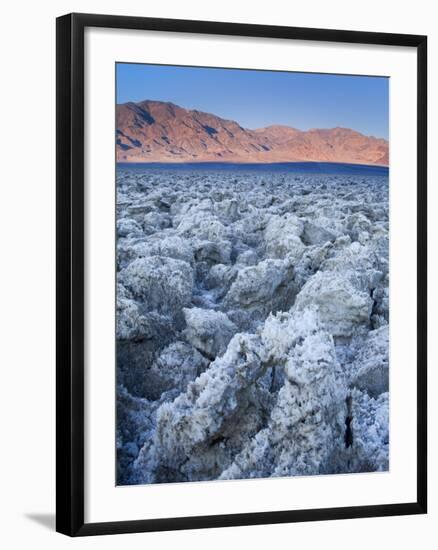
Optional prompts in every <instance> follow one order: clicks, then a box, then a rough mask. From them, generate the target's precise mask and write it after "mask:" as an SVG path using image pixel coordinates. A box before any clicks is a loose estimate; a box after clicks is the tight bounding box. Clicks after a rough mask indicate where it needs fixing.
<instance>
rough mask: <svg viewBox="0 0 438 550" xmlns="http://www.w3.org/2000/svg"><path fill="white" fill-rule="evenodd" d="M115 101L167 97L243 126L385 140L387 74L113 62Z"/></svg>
mask: <svg viewBox="0 0 438 550" xmlns="http://www.w3.org/2000/svg"><path fill="white" fill-rule="evenodd" d="M116 72H117V103H126V102H127V101H141V100H143V99H153V100H160V101H171V102H173V103H176V104H177V105H180V106H181V107H185V108H188V109H198V110H199V111H206V112H209V113H213V114H215V115H218V116H220V117H222V118H228V119H231V120H235V121H237V122H238V123H239V124H240V125H241V126H243V127H245V128H253V129H254V128H261V127H263V126H269V125H270V124H285V125H287V126H293V127H295V128H299V129H300V130H308V129H309V128H334V127H336V126H342V127H346V128H353V129H354V130H357V131H359V132H362V133H363V134H366V135H373V136H376V137H383V138H386V139H388V132H389V128H388V124H389V120H388V118H389V117H388V112H389V79H388V78H381V77H368V76H345V75H331V74H312V73H289V72H276V71H252V70H241V69H211V68H197V67H196V68H195V67H176V66H162V65H143V64H131V63H117V65H116Z"/></svg>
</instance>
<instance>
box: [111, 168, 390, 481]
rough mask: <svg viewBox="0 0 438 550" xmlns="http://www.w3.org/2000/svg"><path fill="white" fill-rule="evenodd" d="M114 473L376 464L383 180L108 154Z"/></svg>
mask: <svg viewBox="0 0 438 550" xmlns="http://www.w3.org/2000/svg"><path fill="white" fill-rule="evenodd" d="M117 183H118V192H117V232H118V240H117V272H118V274H117V379H118V392H117V401H118V407H117V411H118V417H117V428H118V429H117V449H118V464H117V467H118V483H119V484H135V483H165V482H180V481H197V480H211V479H242V478H253V477H270V476H291V475H316V474H331V473H347V472H367V471H383V470H386V469H388V450H389V434H388V412H389V410H388V398H389V393H388V390H389V388H388V180H387V178H386V177H371V176H366V177H365V176H345V175H344V176H334V175H330V176H324V175H315V176H314V175H308V174H304V175H303V174H291V173H289V174H287V173H284V174H283V173H269V172H254V173H244V172H236V173H233V172H227V171H223V172H206V171H201V172H189V171H173V172H170V171H169V172H165V171H158V170H157V171H153V170H145V171H143V172H140V171H135V170H126V171H125V170H120V171H119V173H118V181H117Z"/></svg>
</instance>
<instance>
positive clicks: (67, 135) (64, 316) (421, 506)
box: [56, 13, 427, 536]
mask: <svg viewBox="0 0 438 550" xmlns="http://www.w3.org/2000/svg"><path fill="white" fill-rule="evenodd" d="M56 25H57V27H56V28H57V42H56V56H57V67H56V70H57V80H56V86H57V100H56V117H57V128H56V131H57V151H56V165H57V169H56V178H57V201H56V207H57V227H56V231H57V264H56V269H57V289H56V291H57V310H56V315H57V332H56V344H57V355H56V361H57V371H56V392H57V397H56V403H57V405H56V414H57V421H56V435H57V443H56V463H57V473H56V485H57V496H56V529H57V531H58V532H60V533H64V534H66V535H69V536H85V535H100V534H116V533H133V532H146V531H162V530H178V529H200V528H207V527H226V526H238V525H239V526H241V525H258V524H267V523H271V524H273V523H287V522H300V521H321V520H329V519H347V518H364V517H377V516H392V515H406V514H424V513H426V511H427V414H426V399H427V371H426V366H427V270H426V267H427V247H426V236H427V234H426V231H427V209H426V200H427V189H426V178H427V172H426V166H427V38H426V37H425V36H417V35H403V34H388V33H371V32H356V31H340V30H325V29H312V28H296V27H278V26H268V25H250V24H235V23H220V22H207V21H185V20H173V19H155V18H143V17H123V16H112V15H91V14H77V13H73V14H69V15H65V16H62V17H59V18H58V19H57V22H56ZM86 27H107V28H117V29H137V30H144V31H151V30H155V31H168V32H179V33H199V34H216V35H231V36H245V37H261V38H266V37H268V38H282V39H289V40H307V41H325V42H342V43H351V44H358V43H360V44H376V45H382V46H406V47H410V48H415V49H416V51H417V61H418V65H417V66H418V73H417V91H418V99H417V132H418V134H417V197H418V201H417V214H418V217H417V220H418V221H417V224H418V241H417V277H418V279H417V281H418V282H417V299H418V314H417V342H418V348H417V383H418V384H417V425H418V429H417V499H416V501H415V502H406V503H398V504H382V505H373V506H352V507H342V508H323V509H311V510H294V511H278V512H263V513H239V514H227V515H215V516H197V517H185V518H181V517H178V518H161V519H148V520H136V521H120V522H108V523H85V522H84V421H85V418H84V29H85V28H86Z"/></svg>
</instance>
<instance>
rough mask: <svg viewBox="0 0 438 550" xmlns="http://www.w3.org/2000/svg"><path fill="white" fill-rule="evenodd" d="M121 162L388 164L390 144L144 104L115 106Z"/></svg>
mask: <svg viewBox="0 0 438 550" xmlns="http://www.w3.org/2000/svg"><path fill="white" fill-rule="evenodd" d="M116 123H117V129H116V132H117V136H116V151H117V161H118V162H169V163H175V162H249V163H264V162H266V163H268V162H303V161H315V162H344V163H352V164H377V165H383V166H387V165H388V163H389V144H388V141H386V140H385V139H382V138H375V137H370V136H365V135H363V134H361V133H359V132H356V131H355V130H351V129H350V128H332V129H312V130H308V131H302V130H297V129H296V128H291V127H289V126H282V125H273V126H268V127H266V128H259V129H256V130H250V129H247V128H243V127H242V126H240V125H239V124H238V123H237V122H235V121H233V120H226V119H223V118H220V117H218V116H216V115H213V114H210V113H204V112H201V111H197V110H190V109H184V108H183V107H179V106H178V105H175V104H173V103H168V102H163V101H151V100H144V101H140V102H138V103H133V102H129V103H123V104H120V105H117V107H116Z"/></svg>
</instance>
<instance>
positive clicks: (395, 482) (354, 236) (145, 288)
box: [57, 14, 427, 536]
mask: <svg viewBox="0 0 438 550" xmlns="http://www.w3.org/2000/svg"><path fill="white" fill-rule="evenodd" d="M426 66H427V58H426V37H425V36H413V35H398V34H386V33H368V32H353V31H338V30H322V29H310V28H291V27H274V26H261V25H247V24H234V23H220V22H205V21H182V20H170V19H150V18H139V17H119V16H108V15H87V14H70V15H66V16H63V17H60V18H58V20H57V530H58V531H59V532H61V533H64V534H66V535H70V536H83V535H97V534H111V533H129V532H140V531H160V530H174V529H198V528H206V527H225V526H235V525H252V524H264V523H284V522H298V521H315V520H328V519H343V518H344V519H345V518H361V517H372V516H389V515H402V514H421V513H426V507H427V505H426V502H427V482H426V475H427V469H426V460H427V452H426V160H427V158H426V155H427V153H426V150H427V132H426V101H427V93H426V72H427V70H426Z"/></svg>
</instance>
